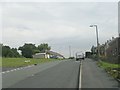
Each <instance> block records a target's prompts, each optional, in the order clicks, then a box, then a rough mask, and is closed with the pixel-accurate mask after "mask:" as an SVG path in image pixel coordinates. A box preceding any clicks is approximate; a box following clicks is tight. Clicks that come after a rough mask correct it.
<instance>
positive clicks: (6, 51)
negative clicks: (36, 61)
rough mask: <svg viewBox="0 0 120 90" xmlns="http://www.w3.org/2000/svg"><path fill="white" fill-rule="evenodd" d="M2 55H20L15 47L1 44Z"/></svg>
mask: <svg viewBox="0 0 120 90" xmlns="http://www.w3.org/2000/svg"><path fill="white" fill-rule="evenodd" d="M2 57H20V54H19V53H18V52H17V49H16V48H12V49H11V48H10V47H9V46H4V45H2Z"/></svg>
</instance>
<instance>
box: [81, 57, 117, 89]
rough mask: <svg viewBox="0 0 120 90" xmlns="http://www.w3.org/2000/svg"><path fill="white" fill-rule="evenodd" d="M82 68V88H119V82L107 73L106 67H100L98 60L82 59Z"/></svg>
mask: <svg viewBox="0 0 120 90" xmlns="http://www.w3.org/2000/svg"><path fill="white" fill-rule="evenodd" d="M81 68H82V79H81V82H82V83H81V88H108V89H110V88H113V89H112V90H118V87H119V85H118V84H119V83H118V82H117V81H116V80H115V79H114V78H112V77H111V76H110V75H109V74H108V73H106V72H105V70H104V69H102V68H100V67H98V66H97V61H94V60H92V59H85V60H84V61H82V67H81ZM115 88H116V89H115ZM110 90H111V89H110Z"/></svg>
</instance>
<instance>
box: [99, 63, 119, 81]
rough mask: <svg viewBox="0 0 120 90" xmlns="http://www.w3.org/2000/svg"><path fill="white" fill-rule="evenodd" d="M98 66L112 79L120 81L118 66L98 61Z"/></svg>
mask: <svg viewBox="0 0 120 90" xmlns="http://www.w3.org/2000/svg"><path fill="white" fill-rule="evenodd" d="M98 66H99V67H102V68H104V69H105V70H106V72H107V73H109V74H110V75H111V76H113V77H114V78H116V79H120V64H111V63H108V62H104V61H99V62H98Z"/></svg>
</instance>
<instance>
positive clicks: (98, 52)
mask: <svg viewBox="0 0 120 90" xmlns="http://www.w3.org/2000/svg"><path fill="white" fill-rule="evenodd" d="M90 27H95V29H96V38H97V56H98V60H99V54H100V51H99V38H98V27H97V25H90Z"/></svg>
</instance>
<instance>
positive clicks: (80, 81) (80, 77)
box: [79, 61, 82, 89]
mask: <svg viewBox="0 0 120 90" xmlns="http://www.w3.org/2000/svg"><path fill="white" fill-rule="evenodd" d="M79 68H80V69H79V70H80V74H79V89H81V88H82V61H81V62H80V67H79Z"/></svg>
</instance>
